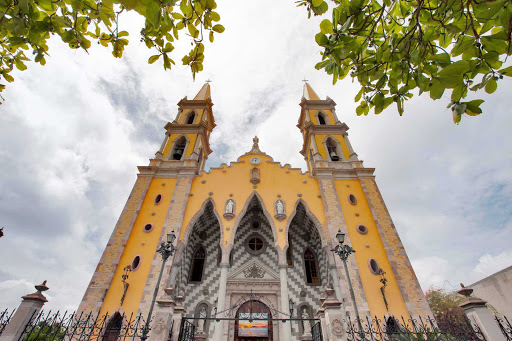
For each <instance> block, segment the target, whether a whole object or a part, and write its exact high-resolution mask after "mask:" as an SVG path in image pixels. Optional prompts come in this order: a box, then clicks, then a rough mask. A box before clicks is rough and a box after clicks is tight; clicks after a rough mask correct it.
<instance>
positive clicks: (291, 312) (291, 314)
mask: <svg viewBox="0 0 512 341" xmlns="http://www.w3.org/2000/svg"><path fill="white" fill-rule="evenodd" d="M294 304H295V303H293V301H292V299H291V298H290V300H289V301H288V308H289V309H290V318H292V317H293V305H294Z"/></svg>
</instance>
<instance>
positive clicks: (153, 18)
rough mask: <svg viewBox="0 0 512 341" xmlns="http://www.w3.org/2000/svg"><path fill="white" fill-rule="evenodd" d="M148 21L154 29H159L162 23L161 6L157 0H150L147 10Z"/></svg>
mask: <svg viewBox="0 0 512 341" xmlns="http://www.w3.org/2000/svg"><path fill="white" fill-rule="evenodd" d="M146 19H147V20H148V21H149V23H150V24H151V25H153V27H157V26H158V25H159V21H160V4H159V3H158V2H157V1H155V0H150V1H149V4H148V6H147V9H146Z"/></svg>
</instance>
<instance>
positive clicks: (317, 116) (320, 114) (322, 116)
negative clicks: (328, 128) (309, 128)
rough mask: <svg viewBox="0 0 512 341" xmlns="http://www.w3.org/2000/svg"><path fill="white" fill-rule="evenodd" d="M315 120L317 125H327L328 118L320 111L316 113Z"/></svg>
mask: <svg viewBox="0 0 512 341" xmlns="http://www.w3.org/2000/svg"><path fill="white" fill-rule="evenodd" d="M316 118H317V119H318V124H320V125H327V124H328V122H329V117H328V116H327V115H326V114H325V113H324V112H323V111H321V110H320V111H319V112H317V114H316ZM322 120H323V123H322Z"/></svg>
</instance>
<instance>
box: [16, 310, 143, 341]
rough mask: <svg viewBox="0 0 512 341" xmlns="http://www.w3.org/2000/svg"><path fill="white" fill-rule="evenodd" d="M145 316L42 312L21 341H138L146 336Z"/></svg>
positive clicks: (32, 319)
mask: <svg viewBox="0 0 512 341" xmlns="http://www.w3.org/2000/svg"><path fill="white" fill-rule="evenodd" d="M144 326H145V321H144V319H143V318H142V315H140V314H139V315H133V314H132V315H130V316H127V315H124V314H121V313H119V312H116V313H114V314H108V313H106V314H104V315H101V316H95V315H94V314H92V313H89V314H86V313H80V314H76V313H68V312H64V313H60V312H55V313H52V312H51V311H50V312H48V313H45V312H43V311H41V312H40V313H38V314H34V315H33V316H32V318H31V319H30V322H29V323H28V324H27V325H26V326H25V329H24V330H23V333H22V334H21V335H20V337H19V339H18V341H61V340H66V341H85V340H87V341H89V340H90V341H96V340H101V341H115V340H129V339H132V340H134V339H135V338H139V337H140V336H141V335H142V330H143V328H144Z"/></svg>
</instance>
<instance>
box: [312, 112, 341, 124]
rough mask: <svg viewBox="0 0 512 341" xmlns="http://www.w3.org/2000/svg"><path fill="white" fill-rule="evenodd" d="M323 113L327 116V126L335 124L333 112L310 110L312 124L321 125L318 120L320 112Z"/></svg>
mask: <svg viewBox="0 0 512 341" xmlns="http://www.w3.org/2000/svg"><path fill="white" fill-rule="evenodd" d="M319 111H321V112H323V113H324V114H325V119H326V120H325V121H326V122H325V123H326V124H334V123H335V120H334V115H333V114H332V111H331V110H309V117H310V119H311V122H312V123H313V124H316V125H320V121H319V120H318V112H319Z"/></svg>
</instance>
